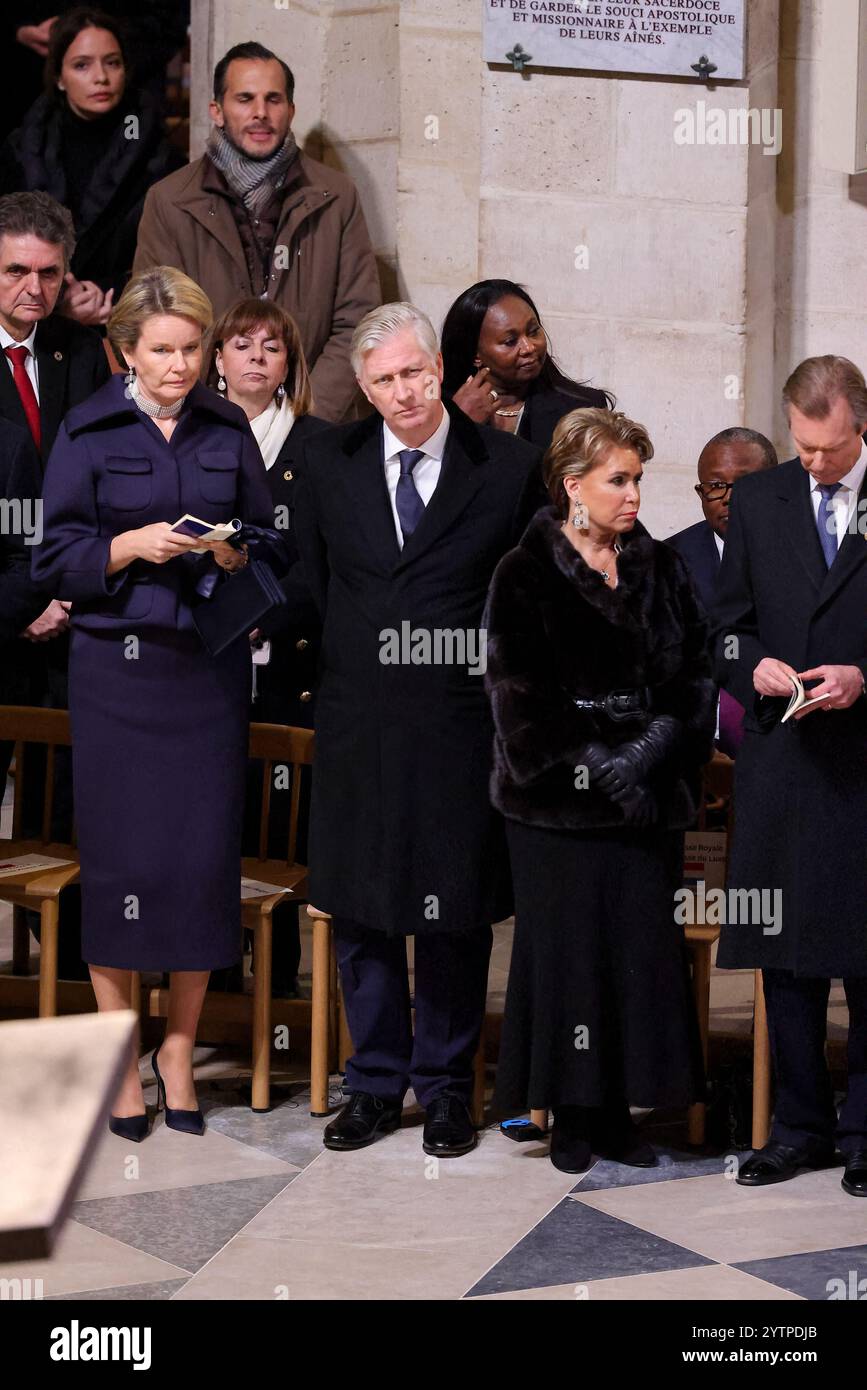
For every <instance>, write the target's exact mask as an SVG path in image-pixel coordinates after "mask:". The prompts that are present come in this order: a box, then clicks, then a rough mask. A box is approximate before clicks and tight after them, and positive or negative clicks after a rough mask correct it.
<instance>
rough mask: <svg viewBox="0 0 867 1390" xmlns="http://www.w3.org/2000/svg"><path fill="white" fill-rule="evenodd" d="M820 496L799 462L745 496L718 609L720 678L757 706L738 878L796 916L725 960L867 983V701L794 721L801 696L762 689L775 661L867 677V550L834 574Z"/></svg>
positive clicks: (741, 489) (726, 953)
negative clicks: (760, 671) (774, 896)
mask: <svg viewBox="0 0 867 1390" xmlns="http://www.w3.org/2000/svg"><path fill="white" fill-rule="evenodd" d="M809 491H810V484H809V478H808V476H807V473H806V472H805V470H804V469H803V467H802V466H801V463H800V461H799V460H798V459H794V460H792V461H791V462H789V463H783V464H780V466H779V467H778V468H772V469H769V470H766V471H764V472H761V473H755V474H752V475H750V476H749V477H746V478H742V479H740V480H739V481H738V483H737V484H736V485H735V488H734V491H733V493H732V505H731V514H730V518H729V527H728V533H727V536H726V546H725V552H724V555H723V562H722V569H721V572H720V587H719V591H718V596H717V602H716V604H715V608H714V617H715V619H716V655H717V675H718V679H719V681H720V684H721V685H723V686H725V688H726V690H728V691H729V692H730V693H731V694H732V695H734V697H735V698H736V699H737V700H740V702H741V704H742V705H743V706H744V707H745V709H746V715H745V718H744V742H743V745H742V746H741V749H740V751H739V753H738V759H737V771H736V775H735V829H734V842H733V846H732V852H731V856H730V861H729V871H730V872H729V883H730V886H731V887H734V888H743V889H751V888H757V889H760V890H761V889H765V890H769V891H773V890H779V892H780V893H781V894H782V898H781V900H780V901H781V909H782V910H781V915H780V923H779V925H780V930H779V931H776V932H775V931H774V923H773V922H772V921H771V920H770V913H769V914H767V916H768V920H766V921H765V922H762V921H761V920H759V921H757V922H755V923H754V924H752V925H749V924H738V925H726V926H723V929H722V937H721V941H720V948H719V957H718V959H719V964H720V965H721V966H724V967H726V968H728V969H743V968H748V967H756V966H767V967H778V968H782V969H787V970H792V971H793V972H794V973H795V974H796V975H801V976H817V977H824V978H829V977H834V976H841V975H867V833H865V824H867V700H864V699H859V700H857V701H856V703H855V704H854V705H853V706H852V707H851V709H848V710H834V711H832V712H830V713H827V714H826V713H825V712H824V711H822V710H816V711H814V712H813V713H811V714H808V715H806V716H805V718H804V719H803V720H798V721H796V720H790V721H789V722H788V723H787V724H784V725H781V724H780V722H779V720H780V715H781V714H782V713H783V711H784V710H785V707H786V704H787V700H785V699H773V700H769V699H760V697H759V696H758V695H757V694H756V692H755V690H754V688H753V679H752V677H753V671H754V669H755V667H756V666H757V665H758V663H759V661H761V659H762V658H763V657H765V656H771V657H777V658H778V659H780V660H782V661H786V662H788V663H789V665H790V666H792V667H794V669H795V670H796V671H804V670H807V669H809V668H811V667H814V666H819V665H824V664H826V663H830V664H840V665H847V666H849V665H851V666H857V667H858V668H859V669H860V670H861V671H862V673H864V674H867V543H865V540H864V537H863V536H861V535H859V534H858V533H857V532H853V533H851V534H849V535H847V536H846V537H845V538H844V540H843V542H842V544H841V546H840V550H839V552H838V554H837V558H836V560H835V561H834V564H833V565H832V567H831V569H830V570H828V569H826V566H825V561H824V559H823V557H822V551H821V548H820V545H819V537H818V534H817V531H816V523H815V519H814V516H813V509H812V505H811V502H810V495H809ZM865 497H867V486H864V487H862V489H861V501H862V504H863V500H864V499H865ZM730 637H736V638H737V639H738V640H737V654H736V655H729V652H730V651H731V644H728V639H729V638H730ZM772 902H773V900H771V899H769V900H768V903H769V905H772ZM768 926H770V927H771V931H766V927H768Z"/></svg>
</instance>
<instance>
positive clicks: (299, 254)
mask: <svg viewBox="0 0 867 1390" xmlns="http://www.w3.org/2000/svg"><path fill="white" fill-rule="evenodd" d="M231 197H232V195H231V193H230V192H229V189H228V186H227V184H226V182H225V179H224V178H223V176H222V174H221V173H220V171H219V170H218V169H217V168H216V166H215V165H214V164H213V163H212V162H211V160H210V159H209V158H208V156H207V155H203V156H202V157H201V159H197V160H194V161H193V163H192V164H187V165H185V166H184V168H183V169H177V170H176V171H175V172H174V173H172V174H169V175H168V177H167V178H164V179H161V180H160V182H159V183H156V184H154V186H153V187H152V188H151V189H150V191H149V193H148V195H147V198H146V199H145V205H144V211H143V213H142V219H141V222H140V224H139V231H138V246H137V248H136V255H135V262H134V265H133V273H134V274H138V273H139V272H140V271H142V270H147V269H148V268H149V267H150V266H152V265H174V266H177V267H178V269H179V270H183V271H184V272H185V274H187V275H189V276H190V277H191V279H193V280H195V281H196V283H197V284H199V285H201V287H202V289H203V290H204V291H205V293H206V294H207V296H208V298H209V299H210V300H211V303H212V304H213V306H214V313H215V315H219V314H222V313H223V312H224V310H226V309H228V308H230V307H231V305H232V304H234V303H235V302H236V301H237V300H238V299H242V298H245V297H248V296H251V295H258V293H259V290H260V288H261V286H259V285H253V284H252V282H251V280H250V272H249V269H248V267H247V260H246V257H245V255H244V248H243V246H242V244H241V237H240V235H239V232H238V227H237V224H236V222H235V219H234V217H233V216H232V207H231V201H230V200H231ZM268 297H269V298H270V299H273V300H274V301H275V302H276V303H277V304H279V305H281V307H282V308H284V309H286V310H287V311H288V312H289V313H290V314H291V315H292V316H293V318H294V319H296V321H297V323H298V326H299V328H300V330H301V341H302V343H303V344H304V351H305V353H306V356H307V362H308V365H309V367H310V370H311V379H312V384H313V398H314V409H315V411H316V414H317V415H319V416H321V417H322V418H323V419H326V420H334V421H339V420H344V419H349V418H352V416H353V414H354V400H355V395H356V385H355V376H354V374H353V371H352V368H351V366H350V364H349V342H350V339H351V337H352V332H353V329H354V328H355V326H356V324H357V323H358V321H359V319H361V318H362V317H363V315H364V314H366V313H367V311H368V310H369V309H373V308H375V306H376V305H377V304H379V303H380V300H381V295H380V288H379V276H378V273H377V269H376V261H375V259H374V255H373V251H372V249H371V245H370V237H369V236H368V232H367V226H366V224H365V221H364V213H363V212H362V210H361V202H360V200H359V197H358V190H357V189H356V187H355V184H354V183H353V182H352V180H351V179H349V178H347V176H346V175H345V174H340V173H338V172H337V171H336V170H334V169H329V168H328V167H327V166H326V165H324V164H318V163H317V162H316V161H315V160H313V159H308V158H307V156H306V155H304V154H301V153H299V156H298V160H297V163H296V165H295V174H294V177H291V180H290V182H289V184H287V187H286V190H285V197H284V201H283V208H282V211H281V214H280V218H279V222H278V227H277V238H276V242H275V252H274V258H273V267H272V276H271V286H270V288H269V293H268Z"/></svg>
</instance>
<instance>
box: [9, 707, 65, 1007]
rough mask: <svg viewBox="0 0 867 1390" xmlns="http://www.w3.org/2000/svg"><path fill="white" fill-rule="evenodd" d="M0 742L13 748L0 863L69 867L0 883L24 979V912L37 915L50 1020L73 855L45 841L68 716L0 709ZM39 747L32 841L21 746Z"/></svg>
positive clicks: (43, 1000)
mask: <svg viewBox="0 0 867 1390" xmlns="http://www.w3.org/2000/svg"><path fill="white" fill-rule="evenodd" d="M0 740H2V741H4V742H5V741H8V742H10V743H13V744H14V745H15V794H14V802H13V808H12V839H11V840H0V850H2V854H3V857H4V858H8V859H12V858H17V857H18V856H19V855H22V854H44V855H48V856H49V857H50V858H52V859H67V860H71V861H72V862H71V863H69V864H67V865H64V866H63V867H62V868H57V869H54V870H52V871H50V872H48V873H46V874H44V875H42V876H40V877H39V878H35V879H34V878H31V879H30V880H29V882H16V881H14V880H12V879H8V878H6V879H3V878H0V901H2V902H7V903H11V904H12V907H13V946H12V956H13V970H14V972H15V973H16V974H20V975H24V974H27V973H28V972H29V969H30V944H29V931H28V928H27V923H26V920H25V917H24V909H25V908H30V909H31V910H32V911H34V912H38V913H39V920H40V933H39V935H40V954H39V1017H40V1018H53V1017H54V1015H55V1014H56V1012H57V944H58V943H57V938H58V920H59V909H60V894H61V892H62V891H63V889H64V888H66V887H68V886H69V885H70V884H72V883H76V882H77V881H78V873H79V866H78V851H77V849H76V848H75V846H74V845H72V844H57V843H55V842H54V841H53V840H52V839H51V820H52V813H53V810H54V764H55V749H57V748H68V747H70V745H71V742H72V740H71V738H70V733H69V715H68V713H67V711H66V710H58V709H39V708H37V707H31V706H29V705H7V706H3V707H0ZM27 744H42V745H44V747H45V750H46V757H45V791H44V798H43V804H42V826H41V834H40V835H39V836H37V837H36V838H34V839H26V838H24V837H23V836H22V833H21V831H22V822H23V814H24V768H25V765H26V759H27V756H28V755H27V752H26V748H25V745H27Z"/></svg>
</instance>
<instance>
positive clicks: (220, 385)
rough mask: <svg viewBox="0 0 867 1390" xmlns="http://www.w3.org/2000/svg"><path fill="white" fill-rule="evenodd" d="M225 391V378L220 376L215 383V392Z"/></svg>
mask: <svg viewBox="0 0 867 1390" xmlns="http://www.w3.org/2000/svg"><path fill="white" fill-rule="evenodd" d="M225 389H226V378H225V377H223V376H221V377H220V380H219V381H218V382H217V390H218V391H225Z"/></svg>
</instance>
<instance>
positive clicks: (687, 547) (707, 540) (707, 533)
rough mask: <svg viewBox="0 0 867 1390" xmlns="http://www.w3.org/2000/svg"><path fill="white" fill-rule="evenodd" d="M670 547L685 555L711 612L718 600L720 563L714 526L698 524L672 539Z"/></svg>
mask: <svg viewBox="0 0 867 1390" xmlns="http://www.w3.org/2000/svg"><path fill="white" fill-rule="evenodd" d="M668 544H669V545H670V546H673V547H674V549H675V550H676V551H677V552H678V554H679V555H682V556H683V558H684V560H685V561H686V563H687V565H688V566H689V571H690V574H691V575H692V578H693V582H694V584H695V587H696V588H697V589H698V593H699V597H700V599H701V601H702V603H703V604H704V606H705V608H706V609H707V610H708V612H709V611H710V608H711V605H712V604H713V602H714V599H715V598H716V591H717V585H718V584H719V572H720V564H721V556H720V553H719V550H718V548H717V543H716V540H715V539H714V533H713V527H712V526H709V525H708V523H707V522H706V521H704V520H702V521H697V522H696V523H695V525H694V526H687V527H686V529H685V530H684V531H678V532H677V533H676V534H675V535H673V536H669V538H668Z"/></svg>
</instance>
